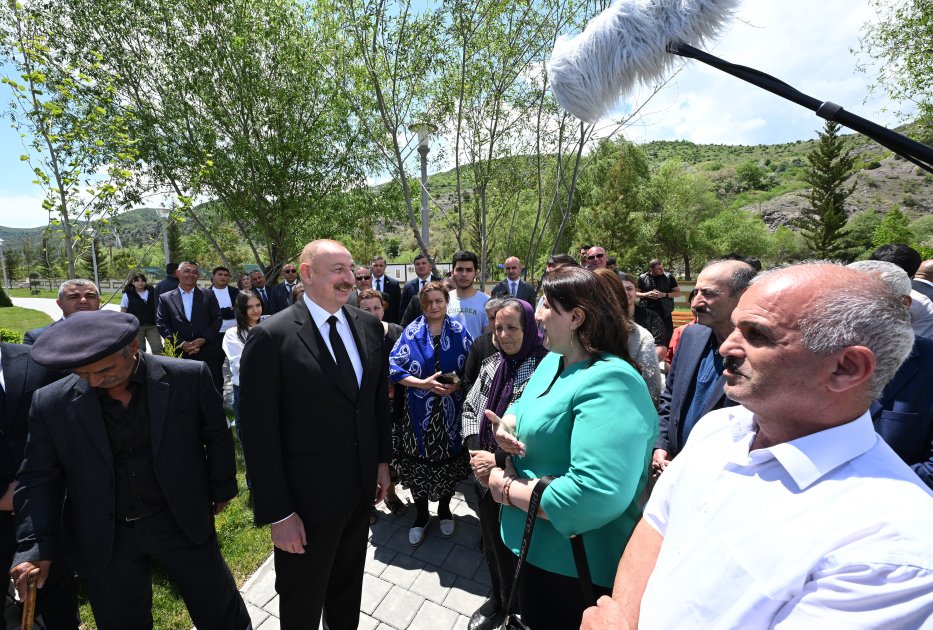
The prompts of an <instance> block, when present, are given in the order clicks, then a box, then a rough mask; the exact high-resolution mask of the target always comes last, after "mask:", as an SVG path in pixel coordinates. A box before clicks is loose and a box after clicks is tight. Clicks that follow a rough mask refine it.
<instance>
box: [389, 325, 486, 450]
mask: <svg viewBox="0 0 933 630" xmlns="http://www.w3.org/2000/svg"><path fill="white" fill-rule="evenodd" d="M472 345H473V337H471V336H470V333H469V332H467V329H466V328H465V327H464V326H463V324H461V323H460V322H459V321H457V320H453V319H451V318H450V317H447V316H445V317H444V327H443V329H442V330H441V335H440V343H439V344H438V350H439V351H440V356H439V357H438V356H435V353H434V344H433V341H432V339H431V328H430V326H428V323H427V321H426V320H425V318H424V316H423V315H422V316H421V317H419V318H418V319H416V320H415V321H413V322H412V323H410V324H409V325H408V326H407V327H406V328H405V330H404V332H403V333H402V336H401V337H399V339H398V341H396V342H395V347H393V348H392V352H391V353H390V354H389V380H390V381H391V382H392V383H398V382H399V381H400V380H402V379H403V378H405V377H406V376H414V377H416V378H427V377H428V376H431V375H432V374H434V373H435V372H437V371H438V370H440V371H441V372H444V373H447V372H456V373H457V375H458V376H459V377H461V378H463V365H464V363H466V358H467V355H468V354H469V353H470V347H471V346H472ZM435 365H437V366H438V367H437V369H435ZM405 390H406V396H407V397H408V417H409V418H410V419H411V428H412V431H414V434H415V439H416V440H417V442H418V450H419V451H420V452H421V454H422V455H425V448H424V434H425V432H426V431H427V429H428V423H429V422H430V421H431V411H432V410H433V408H434V405H435V404H440V405H441V408H442V410H443V413H444V424H445V426H446V429H447V436H448V437H449V438H450V446H451V450H452V452H453V453H459V452H460V449H461V447H462V446H463V441H462V439H461V436H460V409H461V407H462V406H463V397H464V392H463V391H462V390H459V389H458V390H457V391H456V392H454V393H453V394H451V395H450V396H439V395H437V394H435V393H433V392H429V391H425V390H423V389H419V388H417V387H406V388H405Z"/></svg>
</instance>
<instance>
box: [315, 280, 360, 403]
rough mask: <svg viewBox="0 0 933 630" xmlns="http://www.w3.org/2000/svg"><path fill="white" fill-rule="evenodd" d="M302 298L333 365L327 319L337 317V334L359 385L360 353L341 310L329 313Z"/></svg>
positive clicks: (332, 351) (332, 352)
mask: <svg viewBox="0 0 933 630" xmlns="http://www.w3.org/2000/svg"><path fill="white" fill-rule="evenodd" d="M302 297H303V298H304V300H305V305H307V307H308V311H309V312H310V313H311V319H312V320H314V325H315V326H317V329H318V330H319V331H321V336H322V337H323V338H324V345H326V346H327V350H328V352H330V356H331V357H334V363H336V362H337V359H336V357H335V356H334V349H333V347H331V345H330V324H329V323H327V319H328V318H329V317H330V316H331V315H335V316H336V317H337V334H339V335H340V339H341V341H343V345H344V346H346V348H347V354H348V355H350V363H351V364H353V371H354V372H355V373H356V384H357V385H359V384H360V382H361V381H362V379H363V362H362V361H361V360H360V352H359V349H357V347H356V340H355V339H354V338H353V332H352V331H351V330H350V324H349V323H348V322H347V317H346V315H345V314H344V312H343V309H340V310H338V311H337V312H336V313H329V312H327V311H326V310H324V309H323V308H321V307H320V306H318V305H317V304H315V303H314V302H313V301H312V300H311V298H309V297H308V296H307V294H302Z"/></svg>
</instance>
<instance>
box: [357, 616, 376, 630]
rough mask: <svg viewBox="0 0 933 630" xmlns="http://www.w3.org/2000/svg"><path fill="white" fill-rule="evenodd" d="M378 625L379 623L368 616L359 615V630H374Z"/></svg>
mask: <svg viewBox="0 0 933 630" xmlns="http://www.w3.org/2000/svg"><path fill="white" fill-rule="evenodd" d="M378 625H379V622H378V621H377V620H375V619H373V618H372V617H370V616H369V615H366V614H361V615H360V627H359V630H376V626H378Z"/></svg>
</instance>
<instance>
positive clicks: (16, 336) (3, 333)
mask: <svg viewBox="0 0 933 630" xmlns="http://www.w3.org/2000/svg"><path fill="white" fill-rule="evenodd" d="M23 334H24V333H22V332H20V331H18V330H13V329H12V328H0V341H2V342H3V343H23Z"/></svg>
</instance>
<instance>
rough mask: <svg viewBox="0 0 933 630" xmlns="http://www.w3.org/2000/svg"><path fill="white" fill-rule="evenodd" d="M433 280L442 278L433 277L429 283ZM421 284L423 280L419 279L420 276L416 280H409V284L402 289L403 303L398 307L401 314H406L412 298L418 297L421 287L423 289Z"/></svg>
mask: <svg viewBox="0 0 933 630" xmlns="http://www.w3.org/2000/svg"><path fill="white" fill-rule="evenodd" d="M432 280H440V278H438V277H437V276H434V275H432V276H431V277H430V278H429V279H428V282H431V281H432ZM420 283H421V280H420V279H419V278H418V276H415V277H414V279H412V280H409V281H408V282H406V283H405V286H404V287H403V288H402V301H401V302H399V306H398V309H399V310H398V312H399V313H404V312H405V309H406V308H408V302H409V301H411V299H412V298H417V297H418V291H419V290H420V287H421V284H420Z"/></svg>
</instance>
